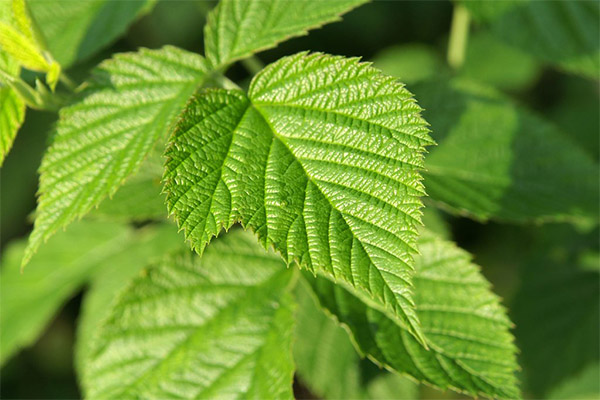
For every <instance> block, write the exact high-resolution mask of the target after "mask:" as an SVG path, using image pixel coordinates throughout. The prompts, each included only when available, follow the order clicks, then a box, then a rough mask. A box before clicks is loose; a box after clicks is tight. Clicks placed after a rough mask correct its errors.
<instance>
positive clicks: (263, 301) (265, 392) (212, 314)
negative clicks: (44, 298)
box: [83, 231, 294, 399]
mask: <svg viewBox="0 0 600 400" xmlns="http://www.w3.org/2000/svg"><path fill="white" fill-rule="evenodd" d="M292 272H293V271H292V270H289V269H286V268H285V267H284V266H282V264H281V262H280V261H279V259H278V258H277V257H276V256H274V255H273V254H266V253H264V251H262V249H260V248H259V247H258V246H256V245H255V244H254V239H253V238H251V237H248V236H246V235H244V234H243V233H242V232H239V231H238V232H235V233H232V234H229V235H227V236H226V237H225V238H223V239H219V240H217V241H216V242H215V243H214V244H213V245H211V246H210V248H209V249H207V251H206V252H205V254H204V256H203V257H202V259H200V258H199V257H192V256H191V255H187V254H186V255H181V256H172V257H168V258H166V259H165V260H164V261H162V262H160V263H159V264H157V265H156V266H155V267H154V268H150V269H148V270H147V271H146V272H145V273H144V274H143V275H142V276H140V277H139V278H138V279H136V280H135V281H134V282H133V283H132V284H131V285H130V286H129V288H128V289H127V290H126V291H125V292H123V293H122V294H121V295H120V296H119V298H118V300H117V301H116V303H115V305H114V306H113V308H112V310H111V311H110V315H109V317H108V319H107V320H106V322H105V323H104V324H103V326H102V327H101V328H100V329H99V331H98V333H97V338H98V340H97V341H96V342H95V346H94V351H93V353H92V354H91V362H90V363H89V364H88V366H87V369H86V373H85V379H84V381H83V383H84V387H85V389H86V393H87V396H86V397H88V398H92V399H93V398H111V399H114V398H120V399H125V398H175V397H178V398H181V397H183V398H200V397H202V398H223V397H226V398H239V397H244V398H246V397H247V398H260V399H280V398H292V378H293V361H292V353H291V343H292V336H293V329H294V321H293V308H294V306H293V303H292V301H291V297H290V295H289V294H288V293H287V291H288V286H289V285H290V284H291V283H292V280H291V278H292V276H293V274H292Z"/></svg>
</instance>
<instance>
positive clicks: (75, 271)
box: [0, 222, 132, 363]
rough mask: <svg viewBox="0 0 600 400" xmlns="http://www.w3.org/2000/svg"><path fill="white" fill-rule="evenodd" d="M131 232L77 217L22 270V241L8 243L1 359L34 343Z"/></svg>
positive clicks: (0, 321)
mask: <svg viewBox="0 0 600 400" xmlns="http://www.w3.org/2000/svg"><path fill="white" fill-rule="evenodd" d="M131 235H132V232H131V230H130V229H129V228H127V227H125V226H123V225H116V224H108V223H100V222H80V223H77V224H73V225H72V226H71V227H69V229H68V230H67V231H66V232H61V233H60V234H58V235H56V236H55V237H54V238H53V239H52V240H51V241H50V242H49V243H48V246H45V247H44V248H43V249H42V250H41V251H40V252H39V253H38V254H37V255H36V256H35V257H34V258H33V259H32V260H31V263H30V265H29V267H28V268H27V270H26V271H25V272H24V273H23V274H21V272H20V265H21V258H22V256H23V250H24V248H25V243H24V242H23V241H20V242H16V243H15V244H12V245H10V246H9V247H8V248H7V249H6V250H5V251H3V255H2V270H1V271H2V272H1V273H0V277H1V279H0V282H1V285H0V286H1V290H0V303H1V304H2V313H0V344H1V345H0V361H1V362H2V363H4V362H5V361H6V360H7V359H8V358H10V357H11V356H12V355H13V354H14V353H15V352H16V351H17V350H19V349H20V348H22V347H25V346H28V345H30V344H31V343H33V342H34V341H35V340H36V339H37V337H38V336H39V334H40V333H41V332H42V331H43V329H44V327H45V326H46V324H47V323H48V322H49V321H50V319H51V318H52V316H53V315H54V314H55V313H56V312H57V311H58V309H59V308H60V307H61V305H62V304H63V303H64V302H65V301H66V300H67V299H68V298H69V297H70V296H72V295H73V293H74V292H75V291H76V290H77V289H78V288H79V287H80V286H81V285H82V284H83V283H84V282H85V280H86V279H87V278H88V277H89V276H90V274H91V273H92V271H93V270H94V269H95V268H97V267H98V266H99V265H101V264H102V263H103V262H105V261H106V260H107V259H108V258H110V257H111V256H112V255H114V254H115V253H118V252H120V251H123V250H124V249H125V248H126V247H127V244H128V243H129V240H130V238H131Z"/></svg>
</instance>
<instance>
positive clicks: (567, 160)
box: [413, 80, 600, 221]
mask: <svg viewBox="0 0 600 400" xmlns="http://www.w3.org/2000/svg"><path fill="white" fill-rule="evenodd" d="M413 89H414V91H415V93H416V95H417V97H418V98H419V101H420V104H422V105H423V107H424V108H425V110H426V111H425V117H426V118H427V120H428V121H429V122H430V123H431V126H432V131H433V136H434V139H435V140H436V141H437V142H438V146H436V147H435V148H433V149H432V150H431V153H430V154H429V155H428V156H427V159H426V163H425V164H426V170H427V172H424V174H423V175H424V176H425V187H426V188H427V193H428V194H429V196H431V198H432V199H434V200H437V201H438V202H441V203H442V204H443V205H445V206H447V208H449V209H451V210H453V211H455V212H459V213H463V214H466V215H469V216H472V217H475V218H477V219H479V220H487V219H490V218H494V219H499V220H507V221H555V220H561V221H563V220H566V221H577V220H597V218H598V202H599V200H598V182H599V181H600V179H599V177H598V171H599V168H598V165H597V164H596V163H595V162H594V161H593V160H592V159H591V158H590V156H589V155H588V154H586V153H584V152H583V151H581V150H580V149H579V148H578V147H577V146H576V145H574V144H573V143H571V142H570V141H569V140H568V138H566V137H564V136H563V134H562V132H560V131H558V129H557V128H556V127H554V126H553V125H551V124H550V123H548V122H547V121H545V120H544V119H542V118H540V117H538V116H537V115H535V114H533V113H532V112H530V111H528V110H526V109H524V108H522V107H519V106H517V105H515V104H513V103H512V102H510V101H509V100H508V99H507V98H505V97H503V96H502V95H500V94H498V93H497V92H496V91H494V90H492V89H488V88H485V87H482V86H479V85H476V84H474V83H471V82H467V81H463V80H454V81H450V82H444V81H438V80H436V81H429V82H427V83H423V84H418V85H416V86H415V87H414V88H413Z"/></svg>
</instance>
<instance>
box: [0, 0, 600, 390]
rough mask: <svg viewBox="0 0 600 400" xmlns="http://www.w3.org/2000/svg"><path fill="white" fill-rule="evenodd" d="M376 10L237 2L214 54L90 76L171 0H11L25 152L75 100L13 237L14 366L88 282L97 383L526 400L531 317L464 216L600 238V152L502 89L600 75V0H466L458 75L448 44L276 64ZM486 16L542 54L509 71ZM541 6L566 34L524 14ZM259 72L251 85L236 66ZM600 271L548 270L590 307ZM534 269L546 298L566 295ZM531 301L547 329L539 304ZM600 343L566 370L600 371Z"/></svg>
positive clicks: (354, 1) (127, 57)
mask: <svg viewBox="0 0 600 400" xmlns="http://www.w3.org/2000/svg"><path fill="white" fill-rule="evenodd" d="M363 3H365V0H323V1H308V0H293V1H288V0H220V1H219V3H218V4H217V5H216V7H215V8H214V9H212V10H211V11H210V12H209V14H208V16H207V18H206V19H207V22H206V25H205V27H204V49H205V55H204V56H202V55H200V54H197V53H193V52H189V51H186V50H183V49H181V48H177V47H174V46H169V45H167V46H164V47H162V48H158V49H146V48H140V49H139V50H137V51H135V52H128V53H118V54H113V55H112V56H111V57H110V58H108V59H106V60H104V61H102V62H100V63H99V65H98V66H96V67H94V68H93V70H92V71H91V73H90V75H89V77H87V78H85V80H83V81H78V80H75V79H72V78H70V77H69V76H68V75H67V72H68V71H69V69H70V68H71V67H72V66H73V65H76V64H77V63H81V62H82V60H85V59H89V57H90V56H92V55H94V54H97V53H98V52H99V51H101V50H102V49H103V48H104V47H105V46H106V45H107V44H109V43H110V42H112V41H113V40H114V39H115V38H117V37H119V36H120V35H121V34H123V32H124V31H125V30H126V28H127V27H128V26H129V24H131V23H132V22H133V21H134V20H135V19H136V18H138V17H140V16H141V15H144V14H146V13H148V12H149V11H150V10H151V9H152V8H153V7H154V5H155V1H152V0H144V1H131V2H106V1H102V0H97V1H96V0H94V1H89V2H82V3H77V2H44V1H31V2H29V1H28V2H25V1H24V0H10V1H4V2H2V3H0V7H1V8H0V50H1V53H0V80H1V82H2V86H1V87H0V104H2V109H1V111H0V129H1V132H0V139H1V141H0V152H1V157H2V160H4V157H5V156H6V155H7V154H8V152H9V150H10V148H11V146H12V142H13V140H14V139H15V137H16V134H17V131H18V130H19V127H20V126H21V124H22V123H23V121H24V119H25V114H26V108H32V109H42V110H51V111H54V112H58V120H57V122H56V124H55V126H54V127H53V129H52V133H51V135H50V142H49V145H48V148H47V150H46V151H45V153H44V156H43V159H42V162H41V167H40V168H39V192H38V205H37V209H36V211H35V216H34V226H33V231H32V232H31V235H30V236H29V239H28V240H27V241H26V242H23V241H21V242H16V243H15V244H13V245H10V246H9V247H8V248H7V249H6V251H3V267H2V291H1V301H2V314H1V321H2V324H1V326H2V328H1V329H2V332H1V333H2V335H1V337H2V340H1V360H2V362H5V361H7V360H8V359H10V358H11V357H12V356H13V355H14V354H15V353H16V352H17V351H18V350H19V349H21V348H23V347H26V346H28V345H30V344H32V343H33V342H34V341H35V340H36V338H37V337H38V336H39V335H40V334H41V332H42V330H43V328H44V326H45V325H46V324H47V323H48V321H49V320H50V319H51V318H52V316H53V315H54V314H55V313H56V312H57V310H58V309H59V307H60V306H61V305H62V304H63V303H64V302H65V301H66V300H67V299H68V298H69V297H71V296H72V295H73V294H74V293H76V292H77V291H78V290H79V288H81V287H82V286H83V285H86V286H87V290H86V292H85V298H84V302H83V305H82V310H81V315H80V318H79V322H78V332H77V343H76V352H75V364H76V368H77V373H78V378H79V383H80V385H81V390H82V394H83V395H84V396H85V397H86V398H106V399H124V398H161V399H162V398H261V399H282V398H292V397H294V392H293V383H294V382H296V383H297V384H301V385H303V387H305V388H307V389H308V390H310V391H311V392H312V393H313V394H314V395H317V396H319V397H321V398H331V399H336V398H416V396H417V395H416V388H417V384H418V383H421V384H423V385H425V386H428V387H432V388H435V389H438V390H448V389H449V390H451V391H455V392H459V393H463V394H465V395H469V396H472V397H488V398H518V397H521V396H522V392H521V388H520V385H519V379H518V376H517V375H519V374H520V373H519V372H518V371H520V367H519V365H518V362H517V347H516V345H515V343H514V338H513V333H512V331H513V328H514V327H515V325H514V324H513V322H511V319H510V318H509V316H508V313H507V310H506V309H505V308H504V306H503V305H501V300H500V298H499V297H498V296H497V295H496V294H494V291H493V290H492V287H491V285H490V283H489V282H488V281H487V280H486V278H485V277H484V276H483V275H482V274H481V272H480V270H479V267H478V266H477V265H476V264H475V263H474V261H473V260H472V257H471V256H470V255H469V253H468V252H467V251H465V250H463V249H461V248H459V247H457V246H456V245H455V244H454V243H453V242H452V239H451V233H450V230H449V229H448V227H447V226H446V223H447V222H446V217H445V216H444V215H446V214H444V213H449V214H455V215H461V216H467V217H470V218H473V219H475V220H477V221H487V220H494V221H501V222H512V223H515V222H516V223H521V224H525V223H530V222H536V223H542V222H557V221H558V222H563V223H567V224H573V225H575V226H577V227H578V229H579V230H580V231H582V232H596V231H594V229H595V226H596V224H597V220H598V164H597V161H596V160H594V158H593V157H592V156H590V155H588V153H586V151H585V150H583V149H581V148H580V147H578V146H577V145H575V144H573V143H572V141H571V140H570V139H569V138H567V137H565V136H564V135H563V134H562V132H560V130H559V129H558V128H557V127H556V126H555V125H554V124H552V123H550V122H548V121H547V120H545V119H544V118H543V117H541V116H540V115H538V114H537V113H536V112H534V111H531V110H528V109H526V108H525V107H524V106H523V105H521V104H518V103H516V102H515V101H514V100H512V98H511V96H510V95H509V94H506V93H504V92H503V91H502V89H506V88H508V89H509V90H510V89H514V88H515V87H517V88H518V87H520V86H522V85H524V84H525V83H524V82H528V81H530V80H531V79H532V76H533V75H534V74H535V69H536V68H539V63H541V62H544V63H549V64H551V65H555V66H556V67H557V68H559V69H560V70H563V71H567V72H569V73H575V74H579V75H581V76H584V77H587V78H591V79H598V70H599V65H598V64H599V59H600V58H599V51H598V48H599V46H598V37H599V32H598V20H599V18H600V11H599V6H598V3H593V2H562V1H558V2H531V3H528V2H502V3H491V2H485V1H469V2H465V3H460V2H457V3H456V4H454V8H455V11H454V19H453V24H452V29H451V32H450V40H449V49H448V66H446V65H445V64H444V63H443V62H442V61H441V60H439V59H437V58H436V57H437V55H435V53H434V52H432V51H431V50H430V49H427V48H423V47H412V48H408V47H406V48H394V49H390V50H389V51H387V52H384V53H382V54H381V55H380V56H379V57H378V58H377V59H376V60H375V64H374V65H373V64H372V63H370V62H365V61H362V60H361V59H359V58H348V57H343V56H337V55H330V54H326V53H322V52H315V51H310V50H311V49H308V51H304V52H299V53H296V54H291V55H288V56H285V57H283V58H280V59H279V60H276V61H274V62H273V63H271V64H269V65H266V66H263V65H262V63H261V62H260V60H259V59H258V58H257V57H256V54H257V53H259V52H261V51H264V50H267V49H272V48H274V47H276V46H278V44H279V43H281V42H283V41H286V40H288V39H290V38H293V37H296V36H301V35H306V34H308V31H309V30H311V29H315V28H319V27H321V26H322V25H324V24H327V23H330V22H335V21H339V20H340V17H341V15H343V14H344V13H346V12H349V11H350V10H352V9H353V8H355V7H358V6H361V5H362V4H363ZM365 7H368V5H367V6H365ZM564 12H568V13H570V14H569V15H570V16H571V17H572V18H573V19H575V20H577V21H578V22H577V23H574V24H571V23H569V21H566V18H564V17H562V16H561V15H562V14H561V13H564ZM471 18H473V19H474V20H475V22H476V23H478V24H479V26H482V27H483V29H487V31H486V30H484V32H487V33H482V34H481V35H480V36H475V37H474V38H473V43H474V44H473V48H474V49H475V48H477V49H481V50H480V51H481V52H484V51H489V50H488V49H489V48H491V49H492V50H491V51H490V53H491V54H492V55H491V56H490V57H492V56H493V54H496V51H497V52H500V54H502V55H503V56H502V57H499V58H498V62H499V63H502V62H504V61H505V60H506V59H507V58H510V57H516V58H518V57H521V55H522V54H524V53H521V52H526V53H530V54H527V57H529V58H527V59H526V60H527V62H526V63H523V64H521V63H520V61H519V67H520V68H521V69H516V68H512V69H511V68H509V67H507V68H506V71H505V70H502V71H500V72H499V73H497V74H496V73H495V72H494V71H493V70H492V68H493V67H495V65H494V62H490V61H489V60H486V59H485V58H484V57H482V58H480V59H477V55H476V53H471V54H470V53H468V52H469V51H470V50H468V49H470V47H467V36H468V34H469V21H470V19H471ZM528 18H529V19H531V18H533V19H537V18H539V19H540V21H542V22H543V23H540V24H530V23H523V24H519V23H517V22H515V21H524V20H527V19H528ZM544 23H548V24H550V26H552V27H553V29H552V32H551V34H552V35H553V36H552V37H551V38H549V37H548V36H547V35H549V34H550V33H549V32H548V31H543V32H540V30H543V29H542V28H543V24H544ZM579 23H580V24H579ZM578 24H579V25H578ZM575 26H576V28H574V27H575ZM573 29H575V30H576V32H573ZM486 35H487V36H486ZM545 35H546V36H545ZM574 37H575V38H574ZM478 43H481V44H478ZM475 46H479V47H475ZM490 46H491V47H490ZM515 54H516V55H515ZM519 60H521V59H519ZM237 62H241V63H242V64H244V65H245V66H246V67H247V68H248V69H249V71H250V72H251V77H250V79H249V80H247V81H242V82H238V83H236V82H233V81H232V80H230V79H229V78H228V77H227V75H226V74H227V72H228V70H229V68H230V67H231V66H233V65H234V64H236V63H237ZM411 63H412V64H411ZM486 63H487V64H486ZM482 64H483V65H484V67H481V65H482ZM24 70H27V73H28V74H29V75H27V74H26V73H23V71H24ZM32 71H33V72H35V73H36V74H35V75H32V74H31V72H32ZM65 71H66V72H65ZM386 71H389V74H388V73H386ZM440 71H441V72H440ZM511 73H512V74H513V75H511ZM32 76H33V78H32ZM403 80H404V81H405V83H408V84H409V85H410V88H411V90H410V91H409V90H408V89H407V87H406V86H405V83H403ZM32 81H35V86H33V85H32ZM413 93H415V94H416V95H413ZM424 110H425V111H424ZM425 206H426V207H425ZM437 208H440V209H441V210H444V211H443V212H442V211H438V210H437ZM173 222H175V223H173ZM175 225H176V226H177V227H178V228H179V231H178V229H177V227H176V226H175ZM180 232H182V233H180ZM592 235H594V233H592ZM596 256H597V252H596V253H592V255H591V256H590V255H589V254H588V258H587V260H588V261H587V262H588V263H589V259H590V258H589V257H592V259H593V260H592V262H591V263H594V261H596V258H594V257H596ZM597 272H598V269H597V268H596V269H594V267H592V268H588V269H587V270H586V271H585V272H583V271H579V272H573V271H569V272H565V271H563V270H561V269H560V268H557V269H555V270H553V269H550V270H548V271H542V272H540V275H544V276H546V277H547V278H548V279H549V281H552V279H554V278H552V277H553V276H567V277H569V279H571V277H573V279H574V280H577V279H582V280H585V281H587V282H588V288H587V289H586V290H585V293H584V294H585V296H588V297H587V299H588V300H583V303H582V304H585V305H582V306H580V308H579V309H580V310H583V309H586V305H588V306H589V304H590V303H589V302H590V300H589V299H592V300H591V303H592V304H593V302H594V301H593V299H594V296H596V300H597V295H598V284H597V283H598V276H597V275H598V274H597ZM554 273H556V275H553V274H554ZM561 274H562V275H561ZM565 274H566V275H565ZM583 276H585V278H583ZM527 279H531V280H532V282H534V286H535V282H538V283H540V285H541V288H539V292H536V293H539V296H542V293H543V292H544V290H546V291H549V290H552V291H553V290H557V291H559V290H560V288H554V287H552V288H553V289H548V288H544V287H543V285H544V284H543V282H544V280H536V278H535V276H534V277H533V278H526V279H524V282H527ZM556 279H558V281H560V279H561V278H556ZM565 279H566V278H565ZM594 279H595V283H594ZM590 282H591V283H590ZM564 283H565V285H567V283H568V282H566V281H565V282H564ZM530 295H531V296H532V297H537V296H538V294H530ZM557 296H559V295H558V294H557ZM522 298H524V299H525V300H523V301H524V303H526V304H529V303H527V300H526V296H525V297H522ZM561 304H562V303H561ZM557 307H558V306H557ZM588 308H589V307H588ZM523 310H524V314H522V315H525V317H520V315H521V314H519V312H518V310H517V312H516V313H515V314H514V315H515V317H516V319H520V320H521V321H523V326H524V327H527V325H528V324H529V325H531V319H535V318H536V315H538V313H537V312H533V314H531V313H530V314H527V307H523ZM594 310H595V314H596V315H595V317H593V316H592V315H593V313H594ZM597 311H598V310H597V302H596V305H595V308H594V307H592V310H591V311H589V310H586V311H581V312H582V316H581V317H579V316H573V318H571V320H570V324H571V325H574V326H576V325H577V324H581V325H582V326H581V328H580V329H581V330H580V332H581V336H577V335H574V336H573V337H572V338H570V337H568V339H567V340H572V341H573V343H575V342H577V341H578V340H579V339H578V337H583V336H585V335H588V337H591V338H592V340H586V341H585V343H592V342H593V338H594V337H595V338H597V337H598V336H597V335H598V333H597V330H598V324H597V323H596V324H594V323H591V324H589V325H585V326H583V325H584V324H587V322H584V321H588V318H591V319H590V320H591V321H596V322H597V316H598V312H597ZM594 318H595V319H594ZM559 325H560V324H558V325H557V326H553V327H552V328H551V329H559V328H558V326H559ZM563 328H564V327H563ZM517 329H521V328H520V327H517ZM517 332H518V331H517ZM550 334H551V333H548V335H550ZM527 335H528V334H527V333H525V334H524V336H523V338H524V339H523V343H527V341H528V340H530V339H528V336H527ZM541 335H542V336H543V335H544V333H542V334H541ZM565 335H567V336H568V335H569V334H565ZM567 336H565V337H567ZM529 337H531V336H529ZM533 341H534V342H535V339H534V340H533ZM596 342H597V341H596ZM596 344H597V343H596ZM531 346H532V348H534V347H535V343H534V344H531ZM569 346H571V345H568V343H567V345H564V347H563V344H562V342H558V343H557V344H556V345H555V350H556V351H557V352H561V351H564V352H565V353H564V354H567V353H568V352H569V351H571V352H572V351H575V350H573V348H575V347H574V346H577V345H576V344H573V345H572V346H571V347H569ZM569 349H571V350H569ZM592 350H593V352H592V353H593V354H591V356H590V355H589V354H588V355H586V356H585V357H583V356H582V357H580V358H577V357H576V356H574V357H572V358H570V360H575V361H570V364H568V365H565V367H564V369H558V370H557V369H552V368H551V369H550V372H549V374H550V376H551V377H552V379H555V380H557V381H561V380H562V379H564V378H565V377H567V376H570V375H573V374H575V373H576V372H579V371H580V370H582V369H583V367H584V366H585V365H587V364H590V363H594V362H596V363H597V361H598V357H597V356H598V354H597V353H598V351H597V347H596V349H595V350H594V349H592ZM594 352H595V353H594ZM532 353H533V352H532ZM527 354H529V353H527ZM527 357H529V356H527ZM527 357H524V358H523V362H524V363H525V364H527V365H529V364H533V365H536V362H537V363H538V364H537V365H536V368H543V363H541V364H540V363H539V362H538V361H536V360H535V357H534V358H531V359H528V358H527ZM565 357H566V356H565ZM557 371H558V372H557ZM538 373H540V371H538ZM525 379H526V380H527V382H528V385H529V386H528V390H531V393H538V394H539V393H546V391H547V390H548V385H546V384H544V383H541V384H540V383H539V382H538V381H536V378H535V377H533V378H531V377H529V376H526V377H525ZM567 390H568V387H567Z"/></svg>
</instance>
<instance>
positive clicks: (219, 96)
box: [165, 53, 432, 337]
mask: <svg viewBox="0 0 600 400" xmlns="http://www.w3.org/2000/svg"><path fill="white" fill-rule="evenodd" d="M419 112H420V108H419V107H418V106H417V104H416V102H415V100H414V99H413V98H412V95H411V94H410V93H409V92H408V91H407V90H406V89H404V87H403V86H402V85H401V84H399V83H398V82H396V81H395V80H394V79H393V78H391V77H386V76H384V75H382V74H381V73H380V72H378V71H377V70H375V69H373V68H371V67H370V66H369V65H368V64H360V63H358V62H357V60H356V59H344V58H341V57H333V56H328V55H324V54H312V55H307V54H305V53H300V54H297V55H294V56H290V57H286V58H284V59H281V60H279V61H278V62H277V63H275V64H272V65H270V66H268V67H267V68H265V70H263V71H262V72H261V73H259V74H258V75H257V76H256V77H255V79H254V80H253V81H252V84H251V86H250V90H249V98H248V97H246V95H244V94H243V93H242V92H241V91H235V90H234V91H225V90H210V91H206V92H204V93H201V94H199V95H198V96H196V97H195V98H194V99H193V100H192V101H191V102H190V103H189V105H188V108H187V110H186V111H185V112H184V114H183V116H182V118H181V120H180V122H179V124H178V128H177V129H176V131H175V133H174V135H173V138H172V144H171V146H170V147H169V149H168V150H167V164H166V172H165V179H166V184H165V190H166V192H167V204H168V205H169V209H170V212H172V213H174V214H175V217H176V219H177V221H178V223H179V225H180V227H181V228H182V229H183V230H184V232H185V233H186V237H187V238H188V239H189V241H190V243H191V245H192V247H193V248H194V249H195V250H197V251H198V252H202V250H203V249H204V247H205V246H206V245H207V243H208V241H209V240H210V238H211V237H213V236H215V235H217V234H218V232H219V231H220V230H221V229H222V228H225V229H227V228H229V227H230V226H231V225H232V224H233V223H234V222H236V221H240V222H242V224H243V225H244V226H246V227H249V228H251V229H252V230H254V231H255V232H256V233H257V234H258V236H259V238H260V240H261V243H262V244H263V245H264V246H265V247H267V246H268V245H273V246H274V247H275V248H276V249H277V250H278V251H279V253H280V254H281V255H282V257H283V258H284V260H286V262H287V263H292V262H294V261H297V262H298V263H299V264H300V266H301V267H303V268H307V269H309V270H311V271H314V272H317V271H323V272H326V273H327V274H328V275H330V276H331V277H334V278H335V279H337V280H339V281H340V282H345V284H347V285H348V286H350V287H352V288H353V289H354V290H357V291H359V292H361V293H363V295H364V296H366V297H369V298H371V299H372V300H373V302H374V304H375V305H376V306H378V307H380V308H381V309H382V310H384V311H385V312H387V313H389V314H390V315H391V316H392V317H393V318H396V319H397V320H398V322H399V323H401V324H406V325H407V326H408V327H409V329H410V330H411V331H412V332H413V333H414V334H415V335H416V336H417V337H419V328H418V321H417V319H416V316H415V314H414V309H413V302H412V298H411V275H412V254H413V252H414V243H415V239H416V236H417V231H416V227H417V225H418V224H419V223H420V222H419V221H420V219H419V218H420V215H421V213H420V208H421V201H420V196H421V195H423V194H424V192H423V187H422V185H421V182H420V180H421V178H420V174H419V168H420V167H421V166H422V165H423V151H424V146H426V145H428V144H431V142H432V141H431V139H430V138H429V136H428V134H427V132H428V130H427V127H426V123H425V121H424V120H423V119H422V118H421V117H420V115H419Z"/></svg>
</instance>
